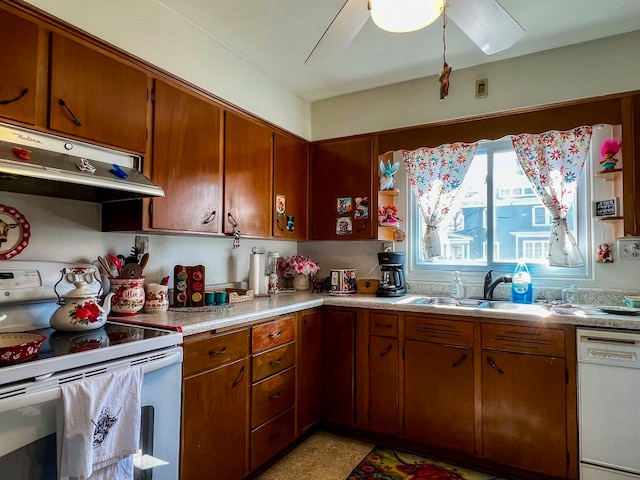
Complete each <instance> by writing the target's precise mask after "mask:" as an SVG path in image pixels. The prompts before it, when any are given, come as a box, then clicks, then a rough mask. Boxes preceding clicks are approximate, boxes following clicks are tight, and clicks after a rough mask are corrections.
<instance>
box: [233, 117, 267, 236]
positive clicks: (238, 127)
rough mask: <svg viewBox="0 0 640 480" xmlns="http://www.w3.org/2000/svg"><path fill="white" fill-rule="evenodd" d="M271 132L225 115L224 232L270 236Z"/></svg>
mask: <svg viewBox="0 0 640 480" xmlns="http://www.w3.org/2000/svg"><path fill="white" fill-rule="evenodd" d="M272 138H273V132H272V131H271V130H270V129H269V128H267V127H265V126H264V125H261V124H259V123H256V122H254V121H252V120H249V119H248V118H244V117H241V116H239V115H235V114H233V113H230V112H226V114H225V134H224V141H225V144H224V210H225V216H224V217H225V218H224V233H227V234H231V233H233V230H234V225H233V224H234V223H235V224H236V226H235V228H237V229H238V230H239V231H240V233H241V234H242V235H254V236H260V237H268V236H271V157H272V155H271V153H272V152H271V149H272V145H271V144H272Z"/></svg>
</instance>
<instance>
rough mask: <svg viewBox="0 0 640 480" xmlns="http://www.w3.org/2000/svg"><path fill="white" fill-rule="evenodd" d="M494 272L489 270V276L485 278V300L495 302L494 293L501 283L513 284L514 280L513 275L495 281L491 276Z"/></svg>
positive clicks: (503, 276)
mask: <svg viewBox="0 0 640 480" xmlns="http://www.w3.org/2000/svg"><path fill="white" fill-rule="evenodd" d="M491 272H493V269H492V270H489V271H488V272H487V274H486V275H485V276H484V299H485V300H493V291H494V290H495V288H496V287H497V286H498V285H500V284H501V283H511V281H512V280H513V279H512V277H511V275H502V276H500V277H498V278H496V279H495V280H494V279H493V276H492V275H491Z"/></svg>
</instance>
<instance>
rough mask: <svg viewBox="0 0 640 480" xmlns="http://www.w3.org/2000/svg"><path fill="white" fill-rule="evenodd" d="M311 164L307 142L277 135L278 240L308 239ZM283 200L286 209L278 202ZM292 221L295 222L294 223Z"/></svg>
mask: <svg viewBox="0 0 640 480" xmlns="http://www.w3.org/2000/svg"><path fill="white" fill-rule="evenodd" d="M308 165H309V164H308V159H307V145H306V144H305V143H304V142H302V141H299V140H295V139H293V138H290V137H286V136H284V135H282V134H279V133H275V134H274V136H273V194H274V196H275V198H274V202H275V203H274V211H273V236H274V237H281V238H290V239H295V240H304V239H306V238H307V197H308V193H309V188H308V177H309V166H308ZM280 197H282V198H283V199H284V208H281V207H280V205H279V202H278V201H277V200H278V199H280ZM282 210H284V211H282ZM290 217H293V218H292V219H291V218H290ZM289 220H293V223H291V222H290V221H289Z"/></svg>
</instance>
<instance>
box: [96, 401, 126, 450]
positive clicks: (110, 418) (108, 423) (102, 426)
mask: <svg viewBox="0 0 640 480" xmlns="http://www.w3.org/2000/svg"><path fill="white" fill-rule="evenodd" d="M121 410H122V408H120V410H118V411H117V412H116V413H115V415H114V414H112V413H111V411H110V410H109V409H108V408H107V407H103V408H102V411H101V412H100V416H99V417H98V421H97V422H94V421H93V419H92V420H91V423H93V424H94V425H95V426H96V428H95V430H94V431H93V448H98V447H100V446H101V445H102V444H103V443H104V441H105V440H106V438H107V435H108V434H109V431H110V430H111V428H112V427H113V426H114V425H115V424H116V423H117V422H118V415H119V414H120V411H121Z"/></svg>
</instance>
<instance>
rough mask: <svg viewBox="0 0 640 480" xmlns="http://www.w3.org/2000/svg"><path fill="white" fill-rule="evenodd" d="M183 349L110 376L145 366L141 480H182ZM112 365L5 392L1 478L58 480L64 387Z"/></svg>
mask: <svg viewBox="0 0 640 480" xmlns="http://www.w3.org/2000/svg"><path fill="white" fill-rule="evenodd" d="M181 363H182V348H180V347H174V348H170V349H165V350H163V351H162V355H159V354H158V352H151V353H149V354H143V355H136V356H134V357H129V358H127V359H126V360H118V361H115V362H109V364H108V368H109V371H114V370H116V369H118V368H130V367H131V366H133V365H141V366H142V367H143V369H144V377H143V382H142V398H141V400H142V412H141V413H142V416H141V418H142V420H141V428H140V448H141V451H140V453H139V454H137V455H135V456H134V465H135V467H136V468H135V479H136V480H175V479H176V478H178V470H179V469H178V457H179V446H180V443H179V442H180V401H181V398H180V397H181V382H182V380H181V376H182V365H181ZM105 365H106V364H102V365H99V366H94V367H87V368H85V369H78V370H73V371H70V372H64V373H63V374H56V375H54V376H51V377H49V378H48V379H45V380H42V382H43V383H44V384H45V385H43V386H42V387H41V388H39V389H37V391H30V390H34V389H33V385H34V384H35V383H37V382H38V381H35V382H25V383H21V384H12V385H10V386H5V387H0V472H2V474H1V475H0V476H2V478H11V479H12V480H57V479H58V473H57V471H58V464H59V454H60V450H61V443H60V441H59V439H60V438H61V437H60V435H61V430H62V428H61V426H62V424H63V422H64V419H62V418H60V416H59V415H58V413H59V412H61V411H62V400H61V395H60V387H59V386H58V385H59V384H60V383H62V381H64V380H63V379H64V378H69V376H73V377H76V378H84V377H86V376H89V375H92V374H93V372H95V371H96V369H100V368H104V367H105Z"/></svg>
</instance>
